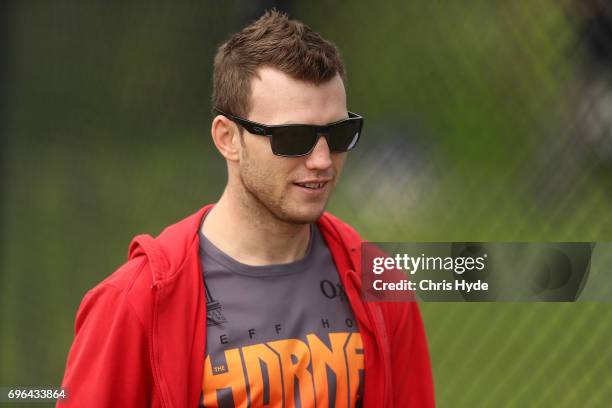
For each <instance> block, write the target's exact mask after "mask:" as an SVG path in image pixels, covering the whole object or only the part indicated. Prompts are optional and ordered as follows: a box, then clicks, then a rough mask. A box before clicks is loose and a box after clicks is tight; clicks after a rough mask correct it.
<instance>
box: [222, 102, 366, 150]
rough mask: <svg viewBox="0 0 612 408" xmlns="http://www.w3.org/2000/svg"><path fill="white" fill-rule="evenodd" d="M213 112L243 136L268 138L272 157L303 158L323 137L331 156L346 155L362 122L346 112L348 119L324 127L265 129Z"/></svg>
mask: <svg viewBox="0 0 612 408" xmlns="http://www.w3.org/2000/svg"><path fill="white" fill-rule="evenodd" d="M214 111H215V112H217V113H218V114H219V115H223V116H225V117H227V118H228V119H230V120H232V121H233V122H235V123H237V124H238V125H240V126H242V127H243V128H245V129H246V130H247V132H249V133H252V134H254V135H260V136H267V137H269V138H270V145H271V146H272V153H274V154H275V155H277V156H284V157H298V156H306V155H308V154H310V153H312V151H313V150H314V147H315V146H316V144H317V141H318V140H319V137H321V136H324V137H325V140H326V141H327V145H328V146H329V150H330V152H332V153H341V152H346V151H349V150H351V149H353V148H354V147H355V145H357V142H358V141H359V136H360V135H361V129H362V128H363V118H362V117H361V116H359V115H357V114H356V113H353V112H348V115H349V117H348V118H346V119H342V120H339V121H337V122H333V123H329V124H327V125H322V126H318V125H300V124H290V125H274V126H268V125H264V124H261V123H257V122H251V121H250V120H246V119H244V118H241V117H239V116H234V115H230V114H228V113H225V112H223V111H221V110H219V109H217V108H214Z"/></svg>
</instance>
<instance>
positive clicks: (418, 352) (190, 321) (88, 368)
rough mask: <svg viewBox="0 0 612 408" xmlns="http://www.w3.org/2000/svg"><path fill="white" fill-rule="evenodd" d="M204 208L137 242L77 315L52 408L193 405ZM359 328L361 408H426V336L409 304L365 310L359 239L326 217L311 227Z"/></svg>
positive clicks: (198, 376)
mask: <svg viewBox="0 0 612 408" xmlns="http://www.w3.org/2000/svg"><path fill="white" fill-rule="evenodd" d="M209 208H211V206H210V205H209V206H206V207H204V208H202V209H201V210H200V211H198V212H197V213H196V214H193V215H191V216H190V217H188V218H186V219H184V220H182V221H180V222H178V223H177V224H174V225H172V226H170V227H168V228H166V229H165V230H164V231H163V232H162V233H161V234H160V235H159V236H158V237H157V238H156V239H153V238H152V237H151V236H149V235H138V236H136V237H135V238H134V240H133V241H132V243H131V244H130V248H129V259H128V261H127V263H125V264H124V265H123V266H121V267H120V268H119V269H118V270H117V271H115V273H113V274H112V275H110V276H109V277H108V278H106V279H105V280H104V281H102V282H101V283H100V284H98V285H97V286H96V287H94V288H93V289H92V290H90V291H89V292H88V293H87V294H86V295H85V297H84V298H83V301H82V302H81V305H80V307H79V310H78V312H77V317H76V322H75V338H74V342H73V344H72V347H71V349H70V352H69V354H68V361H67V364H66V371H65V374H64V379H63V381H62V387H64V388H65V390H66V393H67V395H68V398H67V399H66V400H63V401H60V402H58V404H57V406H58V407H89V408H96V407H147V406H150V407H168V408H169V407H176V408H178V407H193V408H196V407H197V406H198V403H199V397H200V392H201V390H202V377H203V371H204V356H205V354H204V347H205V342H206V304H205V295H204V285H203V282H202V267H201V262H200V259H199V252H198V249H199V237H198V229H199V226H200V222H201V220H202V217H203V215H204V214H205V212H206V211H207V210H208V209H209ZM317 223H318V226H319V228H320V230H321V233H322V235H323V237H324V239H325V241H326V243H327V245H328V247H329V250H330V252H331V255H332V258H333V259H334V262H335V264H336V267H337V269H338V273H339V275H340V279H341V281H342V283H343V285H344V287H345V290H346V293H347V296H348V298H349V301H350V304H351V307H352V309H353V313H354V315H355V318H356V320H357V322H358V327H359V331H360V333H361V337H362V341H363V349H364V366H365V377H364V378H365V379H364V382H365V384H364V396H363V397H364V400H363V402H364V404H363V405H364V407H367V408H370V407H385V408H388V407H400V408H404V407H433V406H434V392H433V381H432V375H431V367H430V362H429V354H428V350H427V343H426V338H425V332H424V329H423V324H422V321H421V316H420V313H419V310H418V306H417V304H416V303H415V302H403V303H402V302H387V303H383V302H378V303H377V302H364V301H363V300H362V298H361V294H360V284H361V278H360V265H361V254H360V248H361V245H360V244H361V242H362V240H361V238H360V237H359V235H358V234H357V232H355V230H353V229H352V228H351V227H350V226H348V225H347V224H345V223H343V222H342V221H340V220H338V219H337V218H335V217H334V216H332V215H330V214H328V213H325V214H323V216H322V217H321V218H320V219H319V220H318V221H317Z"/></svg>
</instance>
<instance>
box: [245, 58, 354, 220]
mask: <svg viewBox="0 0 612 408" xmlns="http://www.w3.org/2000/svg"><path fill="white" fill-rule="evenodd" d="M251 89H252V96H251V98H252V100H251V102H252V104H251V106H252V109H251V111H250V112H249V114H248V116H247V119H249V120H251V121H254V122H259V123H263V124H266V125H283V124H291V123H301V124H312V125H326V124H328V123H331V122H335V121H338V120H341V119H344V118H346V117H347V116H348V115H347V107H346V93H345V90H344V84H343V82H342V79H341V78H340V76H336V77H334V78H333V79H331V80H330V81H328V82H326V83H324V84H320V85H314V84H312V83H308V82H303V81H298V80H295V79H293V78H291V77H289V76H287V75H286V74H284V73H282V72H281V71H279V70H276V69H273V68H268V67H264V68H261V69H259V70H258V76H256V77H255V78H254V79H253V80H252V83H251ZM241 149H242V150H241V153H240V161H239V164H238V165H239V178H240V182H241V183H242V185H243V186H244V189H245V191H246V193H247V197H245V199H247V200H251V199H254V200H256V201H257V202H258V203H259V204H261V205H262V206H263V207H265V208H266V209H267V210H268V211H269V212H270V213H271V214H272V215H273V216H274V217H276V218H277V219H280V220H282V221H285V222H289V223H295V224H303V223H311V222H314V221H316V220H317V219H318V218H319V217H320V216H321V214H322V213H323V211H324V209H325V206H326V204H327V201H328V200H329V197H330V195H331V193H332V190H333V189H334V187H335V185H336V182H337V180H338V178H339V176H340V172H341V170H342V167H343V165H344V161H345V160H346V153H330V151H329V147H328V146H327V141H326V140H325V138H324V137H320V138H319V140H318V141H317V144H316V146H315V148H314V150H313V151H312V153H310V154H309V155H307V156H302V157H281V156H275V155H274V154H273V153H272V149H271V147H270V139H269V138H268V137H262V136H257V135H252V134H250V133H248V132H246V131H243V144H242V148H241ZM313 187H314V188H313ZM246 204H249V203H246Z"/></svg>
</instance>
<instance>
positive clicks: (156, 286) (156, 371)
mask: <svg viewBox="0 0 612 408" xmlns="http://www.w3.org/2000/svg"><path fill="white" fill-rule="evenodd" d="M153 279H155V277H153ZM151 289H152V290H154V291H155V294H154V301H153V322H152V323H151V333H149V336H150V338H149V344H151V356H150V359H151V368H152V369H153V386H154V387H157V391H158V394H159V400H160V403H161V406H162V407H169V406H170V405H169V404H168V403H166V400H165V396H164V392H163V387H162V381H163V380H162V376H161V369H160V368H159V363H158V361H157V359H158V357H157V355H158V354H157V341H156V340H157V336H156V333H157V305H158V303H159V297H160V295H161V294H160V289H161V285H160V283H159V282H155V281H153V284H152V285H151Z"/></svg>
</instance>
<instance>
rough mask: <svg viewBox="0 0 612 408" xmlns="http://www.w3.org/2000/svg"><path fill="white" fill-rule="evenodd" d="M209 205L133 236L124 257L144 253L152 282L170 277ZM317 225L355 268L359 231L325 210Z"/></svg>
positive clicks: (194, 241) (193, 242)
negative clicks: (155, 232)
mask: <svg viewBox="0 0 612 408" xmlns="http://www.w3.org/2000/svg"><path fill="white" fill-rule="evenodd" d="M213 206H214V204H208V205H206V206H204V207H202V208H201V209H200V210H198V211H197V212H196V213H195V214H192V215H190V216H188V217H187V218H185V219H183V220H181V221H179V222H177V223H176V224H173V225H171V226H169V227H167V228H166V229H164V230H163V231H162V232H161V233H160V234H159V235H158V236H157V237H156V238H153V237H151V236H150V235H148V234H141V235H137V236H135V237H134V239H133V240H132V242H131V243H130V246H129V250H128V259H129V260H131V259H134V258H136V257H139V256H146V257H147V259H148V261H149V265H150V268H151V272H152V274H153V284H156V283H158V282H160V281H164V280H169V279H172V278H173V276H174V275H175V274H176V273H177V272H178V271H179V270H180V267H181V266H182V264H183V262H184V260H185V258H186V256H187V254H188V253H189V250H190V248H192V247H193V245H198V243H199V238H198V230H199V228H200V224H201V221H202V217H203V216H204V214H205V213H206V212H207V211H208V210H209V209H211V208H212V207H213ZM317 225H318V226H319V228H320V229H321V233H322V234H323V236H324V237H325V239H326V241H327V242H328V244H329V245H334V246H337V247H338V248H341V249H342V250H343V251H345V254H346V256H347V258H348V259H349V260H350V267H351V269H353V270H356V269H357V266H358V265H359V259H360V251H359V249H360V248H359V246H360V245H359V244H360V242H361V238H360V237H359V234H358V233H357V232H356V231H355V230H354V229H353V228H351V227H350V226H348V225H347V224H345V223H344V222H342V221H340V220H339V219H338V218H336V217H335V216H333V215H331V214H329V213H328V212H325V213H323V215H321V217H320V218H319V219H318V220H317ZM330 241H331V242H330Z"/></svg>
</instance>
